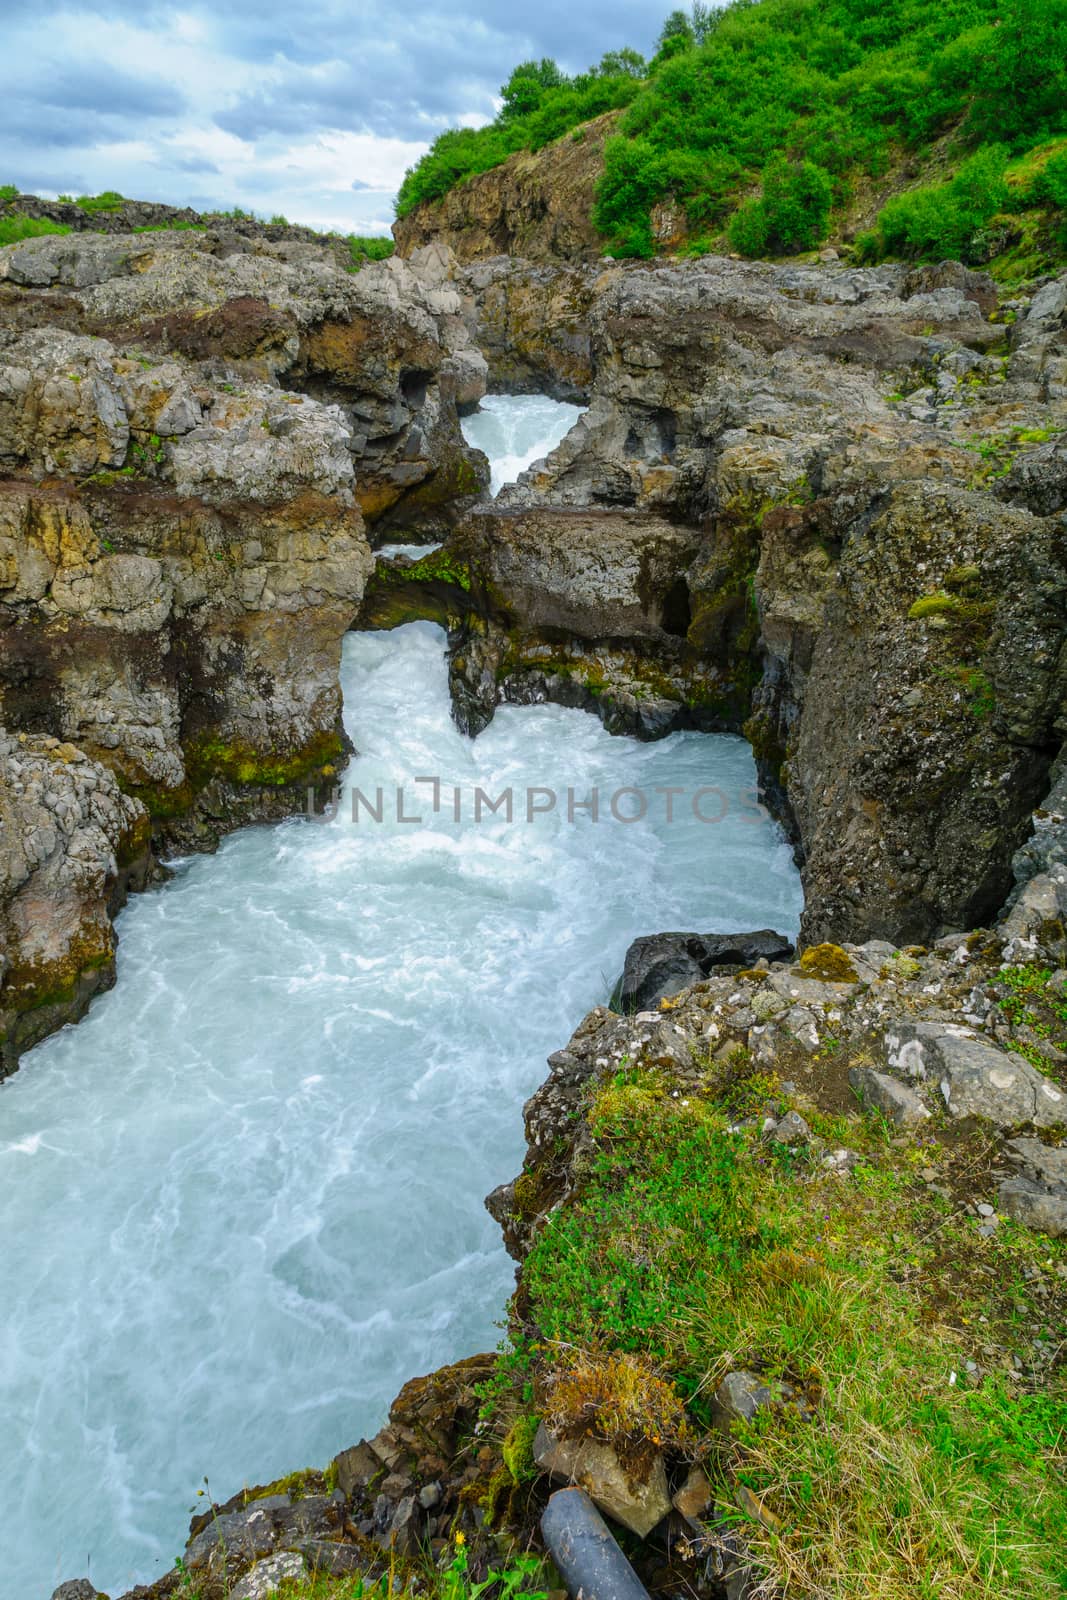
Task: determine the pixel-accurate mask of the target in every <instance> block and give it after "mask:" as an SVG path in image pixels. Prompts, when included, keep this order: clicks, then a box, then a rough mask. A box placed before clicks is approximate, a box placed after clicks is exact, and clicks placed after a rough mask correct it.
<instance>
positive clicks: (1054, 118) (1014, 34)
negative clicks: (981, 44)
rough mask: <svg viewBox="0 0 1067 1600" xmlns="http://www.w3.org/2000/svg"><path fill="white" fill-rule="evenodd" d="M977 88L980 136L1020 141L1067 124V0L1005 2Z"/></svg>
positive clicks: (974, 114) (974, 119)
mask: <svg viewBox="0 0 1067 1600" xmlns="http://www.w3.org/2000/svg"><path fill="white" fill-rule="evenodd" d="M975 88H976V94H975V101H974V106H973V109H972V111H971V117H970V123H971V127H972V129H973V131H974V133H975V135H976V136H977V137H978V138H980V139H1004V140H1007V141H1008V142H1009V143H1014V142H1015V141H1016V140H1018V139H1020V138H1034V137H1038V136H1040V135H1047V134H1050V133H1057V132H1059V131H1060V130H1061V129H1063V128H1064V127H1067V0H1005V4H1004V5H1003V7H1002V8H1001V10H1000V14H999V16H998V18H997V21H996V24H995V25H994V26H993V27H992V28H990V29H989V30H988V47H987V49H986V50H985V51H984V52H983V54H982V59H981V64H980V66H979V69H978V71H977V73H976V84H975Z"/></svg>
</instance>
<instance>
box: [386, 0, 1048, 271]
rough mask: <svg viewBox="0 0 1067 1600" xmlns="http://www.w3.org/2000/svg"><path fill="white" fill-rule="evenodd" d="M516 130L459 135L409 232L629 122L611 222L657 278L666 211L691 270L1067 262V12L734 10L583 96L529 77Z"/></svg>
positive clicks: (503, 118)
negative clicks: (698, 258)
mask: <svg viewBox="0 0 1067 1600" xmlns="http://www.w3.org/2000/svg"><path fill="white" fill-rule="evenodd" d="M501 96H502V103H501V108H500V111H499V113H498V115H497V117H496V118H495V120H494V121H493V122H491V123H489V124H488V125H487V126H485V127H483V128H478V129H469V128H465V129H454V130H449V131H448V132H446V133H443V134H442V135H441V136H440V137H439V138H438V139H437V140H436V142H435V143H434V145H433V146H432V147H431V149H430V150H429V152H428V153H427V154H426V155H425V156H424V157H423V159H422V160H421V161H420V162H419V163H418V164H417V165H416V166H415V167H414V168H412V169H411V170H410V171H409V172H408V173H407V175H406V177H405V179H404V182H403V184H402V185H401V189H400V193H399V196H398V202H397V215H398V218H399V219H401V220H402V219H404V218H405V217H407V216H409V215H410V214H411V213H412V212H413V211H414V210H415V209H416V208H417V207H420V206H425V205H426V204H427V203H431V202H435V201H439V200H441V199H442V198H443V197H444V196H445V195H448V194H449V193H450V192H451V191H452V190H453V189H455V188H456V186H457V185H460V184H462V183H463V182H464V181H465V180H468V179H470V178H472V177H474V176H476V175H477V174H480V173H483V172H487V171H489V170H491V169H493V168H494V167H497V166H499V165H501V164H502V163H504V162H505V161H507V160H508V159H509V158H510V157H512V156H514V155H516V153H517V152H520V151H537V150H541V149H543V148H544V147H545V146H547V145H549V144H550V143H552V141H555V140H567V139H573V140H575V141H580V140H581V139H582V138H583V137H584V132H583V124H585V123H587V122H588V121H589V120H590V119H592V118H595V117H598V116H601V115H602V114H603V113H604V112H607V111H615V112H617V113H618V114H619V120H618V125H617V131H616V133H615V134H614V136H613V137H612V138H610V139H609V140H608V143H607V145H606V148H605V152H604V163H603V172H602V175H601V176H600V179H599V182H598V184H597V186H596V192H595V200H594V205H593V220H594V222H595V225H596V228H597V230H598V232H599V235H600V236H601V238H602V239H603V241H604V249H605V251H607V252H609V253H611V254H613V255H616V256H621V257H649V256H652V255H653V254H655V253H656V250H657V247H660V246H661V245H662V236H663V231H664V230H663V229H662V228H660V229H657V228H656V226H655V212H656V209H657V208H663V207H668V208H670V209H671V211H672V212H673V213H674V215H675V219H676V220H675V223H674V226H673V228H672V229H670V230H668V232H670V233H671V234H672V238H671V241H670V242H671V243H672V244H677V243H678V241H679V235H680V238H681V240H682V243H683V248H685V249H686V250H687V251H689V252H690V253H695V254H700V253H702V252H704V251H706V250H711V249H718V250H721V249H729V250H732V251H735V252H737V253H739V254H741V255H745V256H753V257H756V256H778V255H791V254H797V253H800V252H804V251H808V250H811V249H814V248H816V247H817V246H819V245H820V244H823V243H825V242H827V241H828V240H833V241H834V242H835V243H839V244H840V243H846V244H848V245H849V246H851V247H852V248H853V249H854V251H855V253H856V255H857V257H858V259H859V260H860V261H863V262H873V261H877V260H880V259H883V258H886V257H893V258H905V259H915V260H936V259H939V258H942V257H945V256H952V257H957V258H960V259H963V260H965V261H967V262H969V263H970V264H972V265H985V264H993V265H994V270H996V269H997V267H999V268H1000V270H1001V275H1002V276H1004V277H1007V278H1012V277H1015V278H1023V277H1026V276H1032V275H1034V274H1035V273H1038V272H1041V271H1044V270H1048V268H1050V267H1051V266H1054V265H1055V264H1056V263H1057V262H1058V261H1060V260H1061V259H1062V258H1063V257H1064V255H1067V211H1065V208H1067V0H947V3H946V4H944V5H941V6H937V7H931V6H928V5H921V4H919V3H918V0H877V3H876V0H734V3H733V4H731V5H728V6H726V7H725V8H724V9H722V10H717V11H713V10H711V9H710V8H708V7H705V6H703V5H699V4H698V5H695V6H694V7H693V9H692V12H691V13H686V12H683V11H675V12H673V13H672V14H671V15H670V16H669V17H668V18H667V20H666V22H665V23H664V26H663V29H662V31H661V34H660V37H659V41H658V45H657V49H656V52H655V54H654V55H653V57H652V58H651V60H649V61H645V60H644V58H643V57H642V56H640V55H639V54H638V53H637V52H636V51H634V50H629V49H626V50H616V51H612V52H610V53H609V54H607V55H605V56H604V57H603V59H602V60H601V62H600V63H599V64H598V65H597V66H595V67H592V68H590V69H589V70H588V71H586V72H584V73H580V74H578V75H577V76H575V77H568V76H567V75H566V74H565V73H564V72H562V71H561V69H560V68H559V67H558V65H557V64H556V63H555V62H554V61H552V60H548V59H546V60H542V61H538V62H533V61H530V62H524V63H522V64H521V65H520V66H518V67H517V68H516V69H515V71H514V72H513V73H512V75H511V77H510V78H509V80H508V82H507V83H506V84H505V85H504V87H503V89H502V91H501Z"/></svg>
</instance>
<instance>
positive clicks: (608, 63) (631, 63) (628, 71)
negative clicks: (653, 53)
mask: <svg viewBox="0 0 1067 1600" xmlns="http://www.w3.org/2000/svg"><path fill="white" fill-rule="evenodd" d="M593 70H594V71H595V73H596V74H597V75H598V76H599V77H601V78H624V77H629V78H643V77H644V76H645V74H646V73H647V72H648V62H647V61H646V60H645V58H644V56H643V55H642V54H641V52H640V51H639V50H630V49H625V50H609V51H607V53H606V54H605V55H603V56H601V58H600V65H599V66H598V67H595V68H594V69H593Z"/></svg>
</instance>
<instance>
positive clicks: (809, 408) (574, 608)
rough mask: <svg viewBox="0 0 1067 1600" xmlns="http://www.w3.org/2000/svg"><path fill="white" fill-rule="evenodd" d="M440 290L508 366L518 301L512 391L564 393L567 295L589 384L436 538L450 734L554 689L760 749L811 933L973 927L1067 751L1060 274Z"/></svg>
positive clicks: (577, 273) (632, 720)
mask: <svg viewBox="0 0 1067 1600" xmlns="http://www.w3.org/2000/svg"><path fill="white" fill-rule="evenodd" d="M443 261H444V258H443V256H442V257H439V258H438V261H437V263H436V269H437V270H438V271H442V270H445V268H444V266H443ZM450 281H452V282H454V283H455V284H456V286H457V287H458V288H459V289H460V290H461V292H462V294H463V296H464V304H465V311H464V314H465V316H466V318H467V321H468V324H469V326H470V328H471V330H472V334H473V336H474V337H475V338H476V339H479V340H484V342H485V345H486V348H487V350H488V351H489V360H490V367H491V371H496V372H499V373H500V374H501V375H502V376H503V375H505V374H506V371H507V368H506V364H505V363H504V361H503V358H502V356H501V355H500V354H499V353H498V352H499V350H500V345H501V340H500V336H499V334H498V332H497V329H498V328H499V326H500V325H501V322H502V320H503V321H506V317H507V312H506V309H504V308H506V307H508V306H510V305H518V306H521V321H522V325H523V328H524V329H527V328H528V329H533V328H535V327H536V328H538V329H539V330H540V331H539V334H538V336H537V338H536V340H533V341H532V340H531V339H529V338H527V336H526V335H525V334H524V335H523V341H524V342H522V343H521V345H520V348H519V354H518V355H517V356H516V358H515V359H516V362H517V363H518V367H517V369H516V371H517V372H519V375H520V376H521V378H522V384H521V386H526V384H527V383H529V382H532V381H533V377H534V374H535V373H537V374H540V375H541V376H542V381H548V382H549V383H551V382H553V381H555V383H556V384H557V386H558V387H559V388H560V389H563V388H565V386H566V383H567V382H571V381H575V380H574V377H573V374H574V371H575V370H576V369H574V368H573V367H570V368H569V367H568V364H567V363H568V362H569V361H570V360H571V358H572V357H573V354H574V351H573V349H572V350H570V351H569V352H568V353H566V355H565V352H566V350H567V347H566V340H565V338H564V322H565V319H561V317H560V314H559V308H560V306H561V305H562V304H564V303H565V302H567V301H568V300H569V301H570V303H572V304H573V305H574V306H576V307H577V306H582V307H584V308H585V310H584V311H583V316H584V317H585V319H586V321H585V329H586V332H585V335H584V338H585V341H586V342H585V344H584V345H583V346H582V350H581V356H580V360H581V363H582V364H583V365H584V364H585V363H587V364H588V371H589V381H588V387H587V393H588V397H589V408H588V411H587V412H586V414H585V416H584V417H583V418H582V419H581V420H580V422H579V423H578V424H577V426H576V427H575V428H574V429H573V430H572V431H571V433H570V435H569V436H568V437H567V439H565V440H564V442H563V443H562V444H561V445H560V446H559V447H558V448H557V449H556V450H555V451H554V452H553V453H552V455H551V456H550V457H549V458H548V460H547V461H546V462H544V463H542V464H540V465H538V466H535V467H534V468H532V469H531V470H530V471H529V472H528V473H527V474H525V476H524V477H523V478H522V479H521V480H520V481H519V483H518V484H516V485H514V486H512V487H510V488H508V489H505V490H504V491H503V492H502V494H501V495H500V496H499V497H498V499H497V501H496V503H495V504H494V505H493V506H492V507H485V506H479V507H476V508H475V510H474V511H473V513H472V514H471V515H470V516H469V517H468V518H467V520H466V522H465V523H464V524H463V526H462V527H461V528H459V529H458V530H457V532H456V533H455V534H454V535H453V536H452V537H451V539H450V541H449V543H448V545H447V546H446V553H447V555H448V558H449V560H450V561H452V563H453V568H454V570H458V567H459V566H462V568H463V570H464V572H465V573H466V578H465V579H464V581H463V585H462V586H461V587H459V588H455V587H454V588H453V589H452V591H451V592H450V594H448V595H447V596H446V598H445V602H444V603H443V604H441V603H439V605H438V613H437V614H438V615H442V613H444V615H446V616H448V615H450V616H451V617H452V619H453V624H454V626H453V648H452V672H453V689H454V698H455V701H456V705H457V715H458V717H459V720H460V723H461V725H463V726H467V727H469V728H471V729H472V730H476V729H477V728H478V727H480V726H484V724H485V721H486V720H487V718H488V717H489V716H491V714H492V709H493V706H494V705H495V704H497V703H499V702H500V701H502V700H512V699H515V700H523V699H530V698H554V699H559V700H562V701H563V702H564V703H567V704H578V705H585V706H587V707H588V708H589V709H592V710H596V711H598V712H599V714H601V715H602V716H603V717H604V719H605V721H606V722H607V723H608V725H609V726H611V727H614V728H620V729H625V730H626V731H631V732H637V733H639V734H641V735H643V736H645V737H655V736H658V735H659V734H661V733H663V732H665V731H668V730H669V729H670V728H672V727H678V726H698V727H709V728H716V727H718V728H726V729H730V730H733V731H744V732H745V733H746V734H747V736H748V737H749V738H750V740H751V742H752V745H753V748H754V750H755V753H756V755H757V759H758V763H759V769H760V776H761V782H762V786H763V792H764V795H765V797H766V798H767V800H768V801H769V803H771V804H772V805H773V806H774V808H775V809H776V810H777V812H778V814H779V815H780V816H781V817H782V819H783V821H784V822H785V824H786V825H787V827H788V828H789V830H790V832H791V833H792V835H793V838H794V840H795V842H796V844H797V847H798V853H799V855H800V857H801V859H802V861H803V870H804V881H805V890H806V896H807V910H806V913H805V921H804V935H805V938H807V939H808V940H817V939H821V938H824V937H829V936H833V937H835V938H845V937H847V938H853V939H862V938H868V937H885V938H892V939H898V940H923V941H925V940H927V939H929V938H931V937H936V936H938V935H940V934H942V933H945V932H947V931H950V930H953V929H959V928H964V927H967V926H972V925H974V924H975V923H976V922H981V921H983V920H988V919H989V918H990V917H991V916H992V915H993V914H995V912H996V911H997V909H998V908H999V906H1000V905H1001V904H1002V903H1003V900H1004V898H1005V896H1006V894H1007V893H1008V890H1009V888H1010V885H1011V859H1012V855H1013V852H1014V851H1015V850H1016V849H1017V848H1018V847H1019V846H1020V845H1021V844H1022V842H1023V840H1024V839H1025V837H1026V835H1027V833H1028V832H1029V830H1030V826H1031V820H1030V819H1031V814H1032V812H1033V809H1034V807H1035V805H1036V804H1037V802H1038V800H1039V799H1040V797H1041V795H1042V794H1043V793H1044V791H1045V789H1046V787H1047V777H1048V772H1049V767H1050V763H1051V761H1052V759H1053V757H1054V756H1055V754H1056V752H1057V750H1058V749H1059V748H1060V745H1061V743H1062V740H1063V737H1064V733H1065V732H1067V721H1065V699H1067V654H1065V645H1064V640H1065V632H1067V544H1065V524H1064V519H1063V516H1062V512H1061V507H1062V505H1063V495H1064V491H1063V452H1062V446H1061V443H1060V442H1059V440H1060V435H1061V433H1062V430H1063V427H1064V424H1065V421H1067V329H1065V313H1067V280H1057V281H1053V282H1050V283H1047V284H1045V285H1043V286H1041V287H1039V289H1038V291H1037V292H1036V293H1035V294H1033V295H1032V297H1030V298H1029V299H1027V298H1019V299H1018V300H1016V301H1014V302H1012V303H1010V304H1007V305H1003V306H1000V305H999V304H998V302H997V295H996V289H995V286H994V285H993V284H992V282H991V280H989V279H987V278H982V277H981V275H979V274H975V273H972V272H968V271H967V270H966V269H964V268H961V267H958V266H956V265H954V264H951V263H945V264H943V265H942V266H941V267H939V268H931V269H913V270H909V269H905V268H903V267H883V268H878V269H873V270H865V271H864V270H857V269H852V268H848V267H843V266H841V265H839V264H835V263H833V262H827V263H825V264H822V265H819V266H816V267H797V266H769V265H766V264H762V263H759V264H748V263H740V262H734V261H727V260H713V259H704V260H702V261H700V262H690V263H686V264H678V265H674V266H664V267H656V268H642V267H637V268H625V269H624V268H612V269H610V270H606V271H605V270H602V269H599V268H597V269H592V268H580V267H576V268H560V269H557V270H556V271H554V272H553V271H551V270H550V269H548V268H546V267H543V266H542V267H537V268H534V267H531V266H529V265H527V264H524V263H506V262H501V261H497V262H490V263H479V264H477V265H476V266H475V267H473V268H469V269H453V270H452V276H451V278H450ZM538 300H540V302H541V304H542V305H543V307H544V310H543V314H542V315H541V316H540V317H538V315H537V311H536V306H537V303H538ZM566 337H568V338H569V334H568V335H567V336H566ZM519 369H521V371H520V370H519ZM568 371H569V372H570V373H571V376H570V377H568V376H567V373H568ZM553 374H554V375H555V378H554V379H553ZM413 576H414V577H417V574H414V575H412V574H408V575H407V579H408V581H407V583H406V587H405V605H406V609H403V608H402V609H403V614H404V615H410V614H413V613H412V604H413V598H414V592H415V589H416V588H417V584H413V583H412V582H411V578H412V577H413ZM394 587H395V586H394ZM438 599H439V602H440V600H441V597H440V596H439V597H438Z"/></svg>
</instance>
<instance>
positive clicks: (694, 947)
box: [611, 928, 793, 1013]
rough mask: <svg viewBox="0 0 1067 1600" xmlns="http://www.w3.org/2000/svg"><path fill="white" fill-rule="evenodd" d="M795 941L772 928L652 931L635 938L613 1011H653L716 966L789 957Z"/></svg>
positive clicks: (619, 984) (617, 987) (782, 959)
mask: <svg viewBox="0 0 1067 1600" xmlns="http://www.w3.org/2000/svg"><path fill="white" fill-rule="evenodd" d="M792 955H793V946H792V945H791V944H790V942H789V940H788V939H785V938H783V937H782V935H781V934H780V933H775V932H774V931H773V929H771V928H761V929H760V930H759V931H758V932H757V933H653V934H649V935H648V936H647V937H645V938H643V939H635V940H634V942H633V944H632V945H631V946H630V948H629V950H627V952H626V965H625V967H624V968H623V974H622V977H621V978H620V979H619V982H618V985H617V986H616V989H615V993H614V994H613V995H612V997H611V1007H612V1010H613V1011H622V1012H625V1013H629V1012H633V1011H653V1010H655V1008H656V1007H657V1006H658V1005H659V1003H660V1001H661V1000H666V999H669V998H670V997H671V996H672V995H675V994H678V993H679V991H680V990H682V989H687V988H688V987H689V985H690V984H693V983H699V982H700V981H701V979H703V978H706V977H707V976H708V973H709V972H710V971H711V969H712V968H713V967H725V966H730V967H752V966H755V964H756V962H757V961H761V960H763V961H788V960H789V959H790V958H791V956H792Z"/></svg>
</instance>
